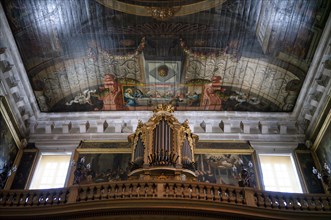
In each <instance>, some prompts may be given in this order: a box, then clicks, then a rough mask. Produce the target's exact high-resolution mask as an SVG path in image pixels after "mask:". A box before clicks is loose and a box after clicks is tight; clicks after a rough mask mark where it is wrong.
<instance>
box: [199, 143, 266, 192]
mask: <svg viewBox="0 0 331 220" xmlns="http://www.w3.org/2000/svg"><path fill="white" fill-rule="evenodd" d="M215 144H217V143H215V142H214V143H213V145H215ZM195 162H196V166H197V172H196V173H197V175H198V176H197V179H198V181H200V182H210V183H216V184H226V185H233V186H246V187H253V188H256V189H260V183H259V172H258V165H257V160H256V155H255V151H254V150H253V149H241V150H240V149H233V150H232V151H231V149H215V148H211V149H203V150H202V149H200V150H199V149H196V153H195Z"/></svg>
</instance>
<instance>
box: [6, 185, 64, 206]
mask: <svg viewBox="0 0 331 220" xmlns="http://www.w3.org/2000/svg"><path fill="white" fill-rule="evenodd" d="M69 192H70V189H68V188H61V189H47V190H1V191H0V207H1V206H8V207H18V206H20V207H22V206H23V207H31V206H45V205H59V204H65V203H67V201H68V199H67V198H68V195H69Z"/></svg>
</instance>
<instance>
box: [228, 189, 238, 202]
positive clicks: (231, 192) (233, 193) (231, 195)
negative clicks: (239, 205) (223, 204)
mask: <svg viewBox="0 0 331 220" xmlns="http://www.w3.org/2000/svg"><path fill="white" fill-rule="evenodd" d="M228 192H229V199H228V201H229V202H230V203H236V198H237V194H236V191H235V190H234V189H232V190H231V189H228Z"/></svg>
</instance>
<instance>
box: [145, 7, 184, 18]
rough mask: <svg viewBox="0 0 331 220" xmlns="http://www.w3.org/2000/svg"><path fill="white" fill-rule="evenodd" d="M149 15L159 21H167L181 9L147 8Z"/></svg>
mask: <svg viewBox="0 0 331 220" xmlns="http://www.w3.org/2000/svg"><path fill="white" fill-rule="evenodd" d="M146 9H147V11H148V13H149V14H150V15H151V16H152V18H155V19H157V20H167V19H168V18H172V17H173V16H174V15H175V13H176V12H177V11H179V9H180V7H173V8H169V7H167V8H161V7H146Z"/></svg>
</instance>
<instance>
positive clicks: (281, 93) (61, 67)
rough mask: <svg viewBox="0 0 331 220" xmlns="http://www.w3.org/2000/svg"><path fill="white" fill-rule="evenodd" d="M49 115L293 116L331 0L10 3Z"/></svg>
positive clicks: (21, 46)
mask: <svg viewBox="0 0 331 220" xmlns="http://www.w3.org/2000/svg"><path fill="white" fill-rule="evenodd" d="M2 4H3V6H4V8H5V12H6V16H7V18H8V21H9V24H10V26H11V29H12V31H13V35H14V38H15V40H16V43H17V45H18V48H19V51H20V54H21V57H22V60H23V63H24V66H25V68H26V71H27V74H28V78H29V80H30V83H31V87H32V89H33V91H34V94H35V97H36V100H37V102H38V105H39V108H40V111H42V112H79V111H121V110H124V111H127V110H150V109H152V108H153V106H155V105H157V104H161V103H163V104H169V103H170V104H173V105H174V106H175V108H176V110H192V111H257V112H291V111H292V110H293V108H294V106H295V103H296V99H297V97H298V95H299V93H300V89H301V86H302V84H303V82H304V80H305V76H306V74H307V71H308V68H309V65H310V63H311V61H312V58H313V56H314V52H315V50H316V47H317V44H318V41H319V38H320V35H321V33H322V32H323V29H324V25H325V22H326V19H327V16H328V15H329V14H330V8H331V7H330V6H331V2H330V1H328V0H245V1H241V0H219V1H214V0H213V1H211V0H202V1H198V0H193V1H192V0H191V1H189V0H176V1H168V0H163V1H153V0H121V1H116V0H113V1H110V0H85V1H81V0H68V1H63V0H10V1H2Z"/></svg>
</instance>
